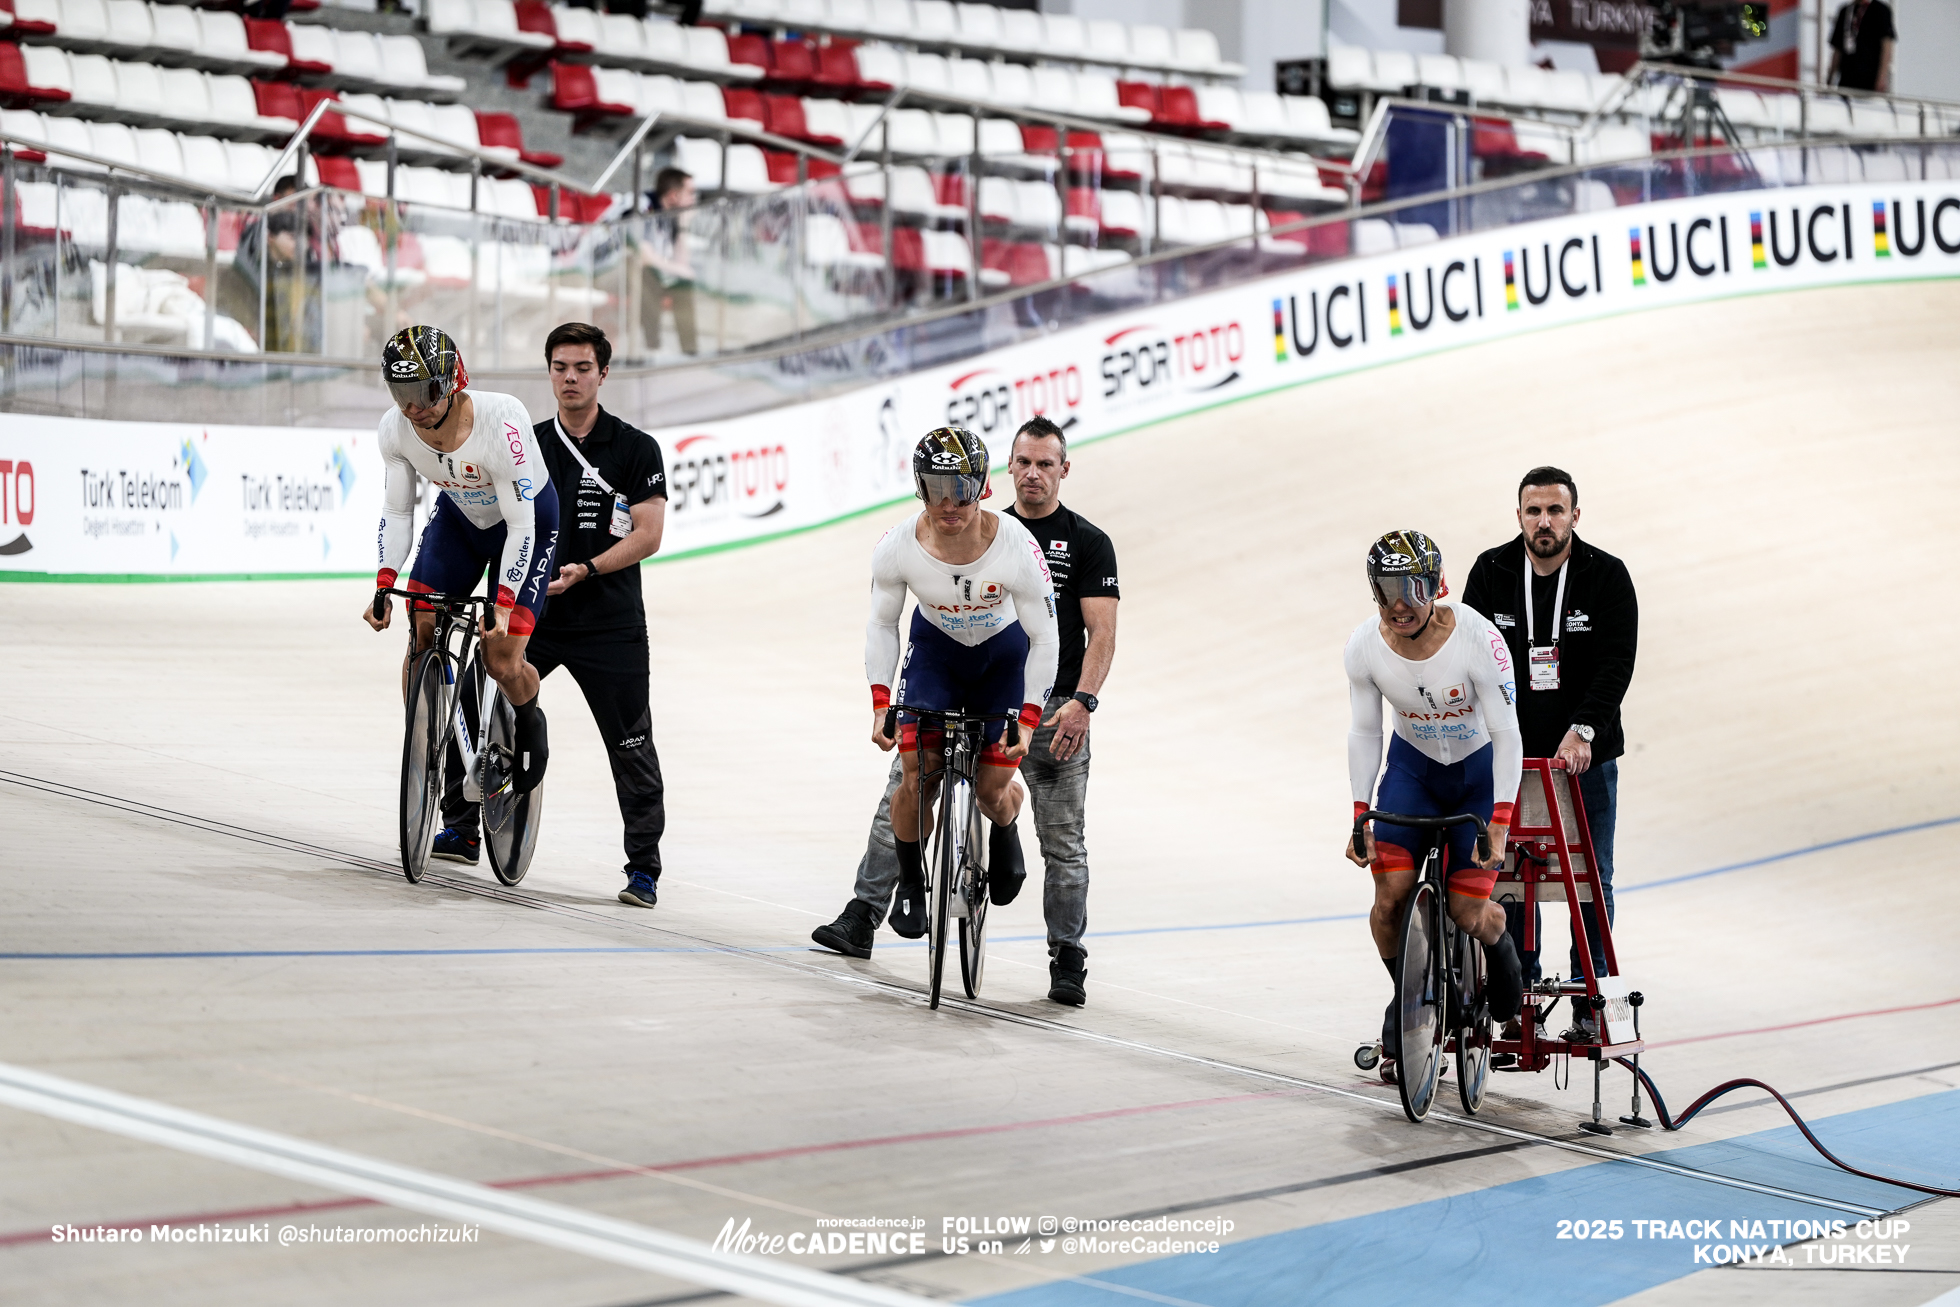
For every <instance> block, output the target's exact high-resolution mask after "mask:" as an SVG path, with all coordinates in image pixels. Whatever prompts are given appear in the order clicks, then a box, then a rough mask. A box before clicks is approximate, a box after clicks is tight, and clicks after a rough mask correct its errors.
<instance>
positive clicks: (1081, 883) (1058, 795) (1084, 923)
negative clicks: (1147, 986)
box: [857, 699, 1089, 956]
mask: <svg viewBox="0 0 1960 1307" xmlns="http://www.w3.org/2000/svg"><path fill="white" fill-rule="evenodd" d="M1065 702H1067V700H1064V699H1052V700H1050V701H1049V703H1048V710H1047V711H1046V712H1045V713H1044V714H1043V715H1042V716H1043V719H1044V720H1046V719H1047V718H1049V717H1052V716H1054V715H1055V710H1056V709H1058V708H1059V707H1061V705H1062V704H1063V703H1065ZM1054 734H1055V731H1054V728H1053V727H1050V726H1044V727H1042V728H1041V729H1040V730H1038V731H1036V732H1035V734H1034V747H1033V748H1031V749H1029V750H1028V755H1027V757H1025V758H1023V759H1021V779H1022V780H1024V781H1026V782H1027V786H1028V800H1029V803H1030V805H1031V806H1032V807H1033V809H1034V830H1035V837H1036V839H1037V840H1038V841H1039V842H1040V844H1041V861H1042V865H1043V867H1044V869H1045V871H1044V877H1043V885H1042V892H1041V909H1042V913H1043V915H1044V916H1046V917H1047V919H1048V952H1049V954H1050V956H1053V954H1054V952H1055V950H1056V949H1058V948H1060V947H1061V946H1062V945H1064V944H1067V945H1070V946H1072V947H1074V948H1081V947H1082V934H1083V932H1084V931H1085V930H1086V929H1088V925H1089V846H1088V845H1087V844H1085V843H1084V842H1083V839H1082V824H1083V810H1084V807H1085V805H1086V804H1087V802H1088V798H1089V741H1088V740H1086V739H1085V740H1084V741H1083V742H1082V747H1081V748H1080V749H1078V750H1077V751H1076V754H1075V756H1074V757H1073V758H1070V759H1069V760H1068V761H1067V762H1057V761H1056V760H1055V755H1054V754H1052V753H1050V752H1049V751H1048V745H1049V741H1050V740H1051V739H1052V738H1053V737H1054ZM904 775H905V767H904V763H903V761H902V760H901V759H899V758H897V757H896V756H894V757H893V759H892V770H891V775H890V777H889V778H888V779H887V780H886V782H885V797H884V798H882V799H880V800H879V801H878V813H877V815H876V816H874V817H873V818H872V819H871V837H870V839H868V840H866V841H865V846H864V858H863V860H861V861H860V862H859V863H858V872H857V897H858V898H859V899H862V900H863V901H864V902H865V903H867V904H869V905H870V906H871V925H872V929H874V930H875V929H877V928H878V927H879V926H881V925H883V924H884V920H885V913H886V912H887V911H888V910H889V909H890V907H891V901H892V890H893V889H894V888H895V887H896V886H897V884H898V850H897V849H896V848H894V847H893V845H892V792H893V791H894V790H896V789H897V788H898V786H899V782H900V781H901V779H903V777H904Z"/></svg>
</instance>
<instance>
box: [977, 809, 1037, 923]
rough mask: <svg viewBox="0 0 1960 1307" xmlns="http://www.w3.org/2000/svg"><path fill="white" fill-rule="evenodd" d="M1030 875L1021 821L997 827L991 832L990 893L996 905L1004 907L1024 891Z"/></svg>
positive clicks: (988, 849) (988, 881)
mask: <svg viewBox="0 0 1960 1307" xmlns="http://www.w3.org/2000/svg"><path fill="white" fill-rule="evenodd" d="M1027 878H1028V869H1027V867H1026V865H1024V864H1023V862H1022V860H1021V831H1020V826H1019V823H1015V824H1011V825H1007V826H996V827H994V828H993V832H992V833H991V834H989V835H988V836H987V897H988V898H990V899H992V900H993V904H994V906H995V907H997V908H1004V907H1006V906H1007V905H1008V904H1010V903H1012V902H1013V901H1014V899H1015V896H1016V895H1018V894H1020V892H1021V886H1022V884H1023V883H1024V882H1025V881H1026V880H1027Z"/></svg>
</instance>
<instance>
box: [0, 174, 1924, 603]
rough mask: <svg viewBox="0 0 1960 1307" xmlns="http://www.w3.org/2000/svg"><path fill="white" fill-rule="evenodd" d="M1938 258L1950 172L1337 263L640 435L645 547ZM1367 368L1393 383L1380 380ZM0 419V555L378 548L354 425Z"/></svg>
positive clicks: (102, 569)
mask: <svg viewBox="0 0 1960 1307" xmlns="http://www.w3.org/2000/svg"><path fill="white" fill-rule="evenodd" d="M1105 275H1110V274H1105ZM1114 275H1121V274H1120V272H1119V273H1117V274H1114ZM1956 275H1960V185H1956V184H1955V183H1952V182H1945V181H1940V182H1886V183H1872V184H1867V185H1843V186H1814V187H1791V188H1784V189H1780V190H1763V191H1754V192H1740V193H1731V194H1725V195H1710V196H1705V197H1700V198H1694V199H1685V200H1668V201H1661V202H1657V203H1653V204H1645V205H1636V206H1629V207H1625V208H1618V209H1608V210H1603V211H1598V212H1592V213H1583V214H1575V215H1572V216H1569V217H1563V218H1555V219H1548V220H1545V221H1542V222H1536V223H1531V224H1526V225H1522V226H1516V227H1506V228H1502V229H1498V230H1493V231H1490V232H1484V233H1478V234H1474V235H1469V236H1461V237H1456V238H1452V239H1449V240H1443V241H1434V242H1430V243H1428V244H1422V245H1415V246H1412V247H1410V248H1406V249H1402V250H1399V251H1397V252H1395V253H1392V254H1381V255H1371V256H1368V257H1365V258H1357V259H1349V260H1344V261H1341V262H1338V263H1332V264H1326V265H1322V266H1320V267H1316V268H1314V269H1311V270H1307V271H1303V272H1300V273H1296V274H1290V275H1281V276H1277V277H1271V278H1267V279H1265V280H1262V281H1260V282H1256V283H1252V284H1249V285H1246V286H1241V287H1236V288H1233V289H1230V290H1224V291H1216V292H1212V293H1210V294H1205V295H1199V296H1194V297H1192V298H1190V299H1185V300H1179V301H1176V302H1175V303H1171V304H1164V305H1159V306H1157V307H1155V308H1152V309H1149V310H1144V311H1138V312H1136V313H1132V314H1123V315H1117V316H1113V317H1109V318H1105V319H1102V320H1100V321H1098V322H1095V323H1091V324H1086V325H1084V326H1080V327H1074V328H1070V329H1068V330H1066V331H1062V332H1057V333H1056V334H1054V335H1052V336H1048V337H1044V338H1042V339H1040V340H1037V341H1030V342H1028V343H1025V344H1021V345H1015V346H1011V347H1008V348H1006V349H1002V350H998V351H995V352H994V353H991V354H987V355H983V356H981V357H979V358H975V359H972V360H969V361H967V362H965V363H961V364H957V365H951V366H947V367H942V368H937V369H933V370H929V371H925V372H919V373H914V374H912V375H910V376H906V377H903V378H900V379H898V380H896V381H892V382H889V383H885V384H881V385H878V386H872V387H867V388H865V389H862V390H858V391H854V392H851V393H849V394H845V395H841V396H836V397H832V398H829V399H825V400H819V401H815V402H812V403H808V404H799V405H793V406H789V407H785V408H777V409H771V410H768V411H766V412H761V413H757V414H753V415H751V416H747V417H740V418H732V419H728V420H726V421H718V422H711V423H704V424H701V425H697V426H688V427H675V428H667V429H661V430H657V431H656V432H655V435H656V436H657V437H658V438H659V440H660V443H661V446H662V450H663V452H664V453H665V455H666V459H667V469H668V483H669V488H670V499H669V504H668V514H667V534H666V547H665V549H664V551H663V552H664V553H665V554H668V555H672V554H678V553H685V552H688V551H691V550H696V549H706V548H714V547H719V546H723V545H728V544H733V543H739V542H741V541H744V540H753V539H758V538H762V537H766V536H769V535H774V534H777V533H779V532H782V531H788V530H794V529H797V528H801V527H808V526H814V525H817V524H820V523H823V522H827V521H831V520H833V519H835V518H837V517H840V516H843V515H845V514H848V513H852V512H856V511H858V510H861V509H865V508H869V507H872V506H874V505H876V504H879V503H884V502H889V501H891V500H894V499H901V498H904V497H907V496H909V495H910V494H911V490H912V483H911V473H910V454H911V449H912V446H913V444H914V443H915V442H916V441H917V439H918V438H919V436H921V435H922V434H924V433H925V432H926V431H928V430H930V429H932V428H933V427H936V426H943V425H946V424H948V423H956V424H959V425H962V426H967V427H970V428H972V429H973V430H975V431H977V432H979V433H980V435H981V436H982V437H983V438H984V439H986V441H987V442H988V447H989V449H990V450H991V451H992V452H993V455H994V458H995V461H996V464H999V463H1002V462H1004V461H1005V459H1006V454H1007V444H1008V441H1009V439H1010V438H1011V437H1012V435H1013V432H1014V431H1015V429H1016V428H1017V427H1018V426H1019V425H1020V424H1021V423H1022V422H1025V421H1026V420H1027V419H1028V418H1030V417H1033V416H1034V415H1036V414H1045V415H1047V416H1048V417H1050V418H1053V419H1054V420H1055V421H1056V422H1058V423H1059V424H1060V425H1061V426H1063V427H1064V428H1065V429H1066V430H1067V431H1068V433H1069V436H1070V439H1071V440H1074V441H1080V440H1086V439H1093V438H1096V437H1100V436H1108V435H1113V434H1116V433H1118V432H1121V431H1125V430H1128V429H1130V428H1132V427H1136V426H1140V425H1143V424H1145V423H1149V422H1156V421H1160V420H1162V419H1165V418H1169V417H1176V416H1178V415H1180V414H1185V413H1191V412H1195V411H1197V410H1199V409H1203V408H1207V407H1210V406H1211V405H1214V404H1218V403H1222V402H1225V401H1228V400H1233V399H1238V398H1241V397H1243V396H1247V395H1255V394H1260V393H1264V392H1267V391H1273V390H1279V389H1282V388H1284V387H1288V386H1293V385H1298V384H1301V383H1304V382H1309V381H1314V380H1317V379H1319V378H1321V377H1327V376H1335V375H1338V374H1341V373H1345V372H1351V371H1354V370H1356V369H1359V368H1364V367H1374V366H1377V365H1379V364H1382V363H1388V362H1393V361H1395V360H1396V359H1400V358H1409V357H1414V356H1417V355H1420V354H1425V353H1428V352H1431V351H1433V350H1438V349H1446V348H1453V347H1456V346H1460V345H1465V344H1472V343H1476V342H1479V341H1485V340H1495V339H1499V338H1501V337H1504V336H1508V335H1512V334H1516V333H1519V332H1523V331H1532V330H1540V329H1542V328H1544V327H1547V326H1554V325H1557V324H1560V323H1565V322H1579V321H1584V320H1587V319H1591V318H1599V317H1605V316H1607V315H1609V314H1616V313H1626V312H1631V311H1635V310H1639V309H1645V308H1659V307H1665V306H1667V305H1671V304H1686V303H1693V302H1696V301H1702V300H1712V299H1720V298H1724V297H1729V296H1736V295H1745V294H1753V293H1758V292H1762V291H1773V290H1787V289H1795V288H1800V287H1808V286H1824V285H1832V284H1841V283H1848V282H1860V281H1884V280H1913V279H1923V278H1932V277H1951V276H1956ZM1665 329H1666V328H1665V327H1664V326H1662V325H1660V324H1658V323H1657V324H1656V330H1665ZM1381 384H1382V385H1383V386H1385V387H1387V386H1393V385H1395V384H1396V382H1395V380H1394V378H1393V376H1392V374H1384V376H1383V377H1382V380H1381ZM534 416H538V417H542V416H544V415H543V414H536V415H534ZM627 416H629V417H630V416H632V415H627ZM7 430H8V432H9V434H7V435H5V436H0V519H4V520H0V569H12V570H14V571H17V572H39V573H44V574H45V573H57V574H61V573H96V574H101V573H110V574H184V573H190V574H200V573H205V574H209V573H219V574H238V573H249V574H256V575H265V574H282V575H297V574H306V573H314V574H318V573H321V572H347V571H361V570H364V569H366V568H368V567H371V566H372V565H373V558H372V554H373V551H374V545H373V541H374V535H375V524H376V522H377V520H378V517H379V513H380V482H381V472H380V467H379V461H378V459H377V458H376V457H375V449H374V437H373V434H372V432H327V431H316V430H306V429H301V430H278V431H268V430H258V429H246V428H217V427H211V428H197V427H178V426H170V427H165V426H160V425H159V426H151V425H147V424H137V423H89V422H62V421H59V420H56V419H44V418H33V417H10V418H9V419H8V423H7ZM200 487H201V488H200ZM329 492H331V493H329ZM30 539H31V541H32V546H31V548H29V547H28V546H27V545H26V544H24V543H23V542H24V541H28V540H30ZM9 540H11V541H12V543H8V542H9ZM4 574H5V572H4V570H0V575H4Z"/></svg>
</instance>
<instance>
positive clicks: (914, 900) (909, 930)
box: [891, 875, 926, 939]
mask: <svg viewBox="0 0 1960 1307" xmlns="http://www.w3.org/2000/svg"><path fill="white" fill-rule="evenodd" d="M891 927H892V929H893V930H895V931H897V932H898V934H899V935H900V936H902V937H903V938H905V939H918V938H920V937H921V936H923V935H924V934H925V933H926V878H925V877H924V876H921V877H919V878H918V879H917V880H915V881H913V882H911V883H910V884H907V883H906V880H905V877H904V876H903V875H901V876H899V878H898V890H897V891H896V892H895V893H894V894H893V895H892V915H891Z"/></svg>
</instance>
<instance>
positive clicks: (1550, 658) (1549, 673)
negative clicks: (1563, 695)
mask: <svg viewBox="0 0 1960 1307" xmlns="http://www.w3.org/2000/svg"><path fill="white" fill-rule="evenodd" d="M1525 653H1526V661H1527V662H1528V663H1529V665H1530V668H1531V680H1530V682H1529V684H1530V686H1531V688H1532V689H1534V690H1556V689H1558V646H1557V645H1555V644H1547V645H1533V646H1532V647H1531V648H1529V649H1528V650H1526V651H1525Z"/></svg>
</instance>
